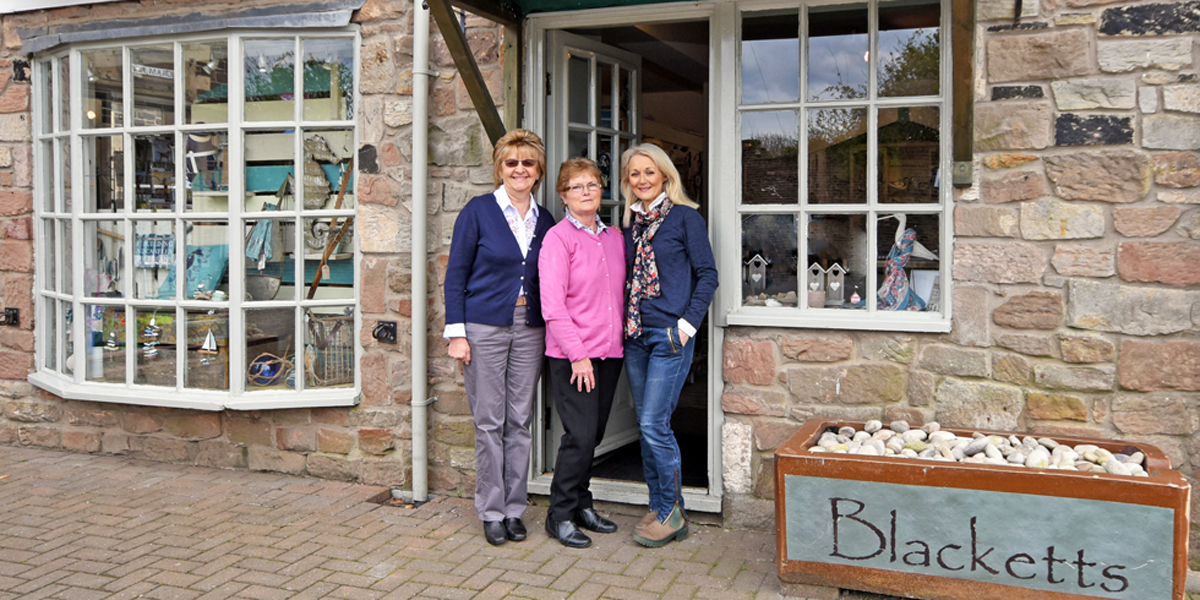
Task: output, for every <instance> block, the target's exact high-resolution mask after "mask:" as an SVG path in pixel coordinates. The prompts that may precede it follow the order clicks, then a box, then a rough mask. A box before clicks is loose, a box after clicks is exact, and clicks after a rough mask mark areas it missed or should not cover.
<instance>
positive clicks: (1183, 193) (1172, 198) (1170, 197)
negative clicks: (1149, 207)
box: [1158, 190, 1200, 204]
mask: <svg viewBox="0 0 1200 600" xmlns="http://www.w3.org/2000/svg"><path fill="white" fill-rule="evenodd" d="M1158 201H1159V202H1164V203H1166V204H1200V192H1196V191H1192V190H1160V191H1159V192H1158Z"/></svg>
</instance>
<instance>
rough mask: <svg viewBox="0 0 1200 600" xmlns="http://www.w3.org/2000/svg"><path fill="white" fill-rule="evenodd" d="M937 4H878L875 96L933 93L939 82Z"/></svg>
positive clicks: (939, 6) (936, 91)
mask: <svg viewBox="0 0 1200 600" xmlns="http://www.w3.org/2000/svg"><path fill="white" fill-rule="evenodd" d="M940 23H941V4H939V3H936V2H928V3H924V4H916V5H903V6H889V5H886V4H881V5H880V6H879V95H880V96H933V95H937V94H938V91H939V89H940V83H941V46H940V44H939V39H938V27H939V25H940Z"/></svg>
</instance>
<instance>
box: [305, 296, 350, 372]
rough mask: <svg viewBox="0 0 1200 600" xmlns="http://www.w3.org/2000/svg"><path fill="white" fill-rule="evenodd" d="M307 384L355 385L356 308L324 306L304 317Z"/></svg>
mask: <svg viewBox="0 0 1200 600" xmlns="http://www.w3.org/2000/svg"><path fill="white" fill-rule="evenodd" d="M305 325H306V328H307V331H305V335H304V373H305V378H304V385H305V386H308V387H339V386H341V387H346V386H351V385H354V369H355V363H354V310H353V309H352V308H349V307H347V308H345V309H339V308H336V307H328V308H326V307H323V308H318V309H313V310H312V311H310V312H309V313H308V314H307V315H306V317H305Z"/></svg>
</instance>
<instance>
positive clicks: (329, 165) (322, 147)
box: [246, 129, 354, 210]
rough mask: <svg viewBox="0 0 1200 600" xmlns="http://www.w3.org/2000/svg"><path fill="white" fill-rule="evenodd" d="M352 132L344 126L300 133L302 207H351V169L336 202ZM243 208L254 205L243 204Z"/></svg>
mask: <svg viewBox="0 0 1200 600" xmlns="http://www.w3.org/2000/svg"><path fill="white" fill-rule="evenodd" d="M353 147H354V132H353V131H351V130H347V129H331V130H325V131H309V132H307V133H305V134H304V189H303V191H302V193H303V198H304V200H303V205H304V208H305V209H306V210H320V209H322V208H353V207H354V193H353V191H354V172H353V171H350V178H349V179H348V180H347V182H346V193H345V194H343V195H342V203H341V205H340V206H337V198H338V192H339V191H340V190H341V186H342V176H343V174H344V173H345V165H346V161H348V160H349V159H350V157H352V156H353V151H352V150H351V148H353ZM246 209H247V210H257V208H254V207H251V206H247V207H246Z"/></svg>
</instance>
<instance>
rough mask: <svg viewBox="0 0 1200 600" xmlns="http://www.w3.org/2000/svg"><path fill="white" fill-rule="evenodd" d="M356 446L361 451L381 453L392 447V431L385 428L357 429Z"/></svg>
mask: <svg viewBox="0 0 1200 600" xmlns="http://www.w3.org/2000/svg"><path fill="white" fill-rule="evenodd" d="M358 447H359V448H360V449H361V450H362V451H363V452H369V453H371V454H379V455H382V454H384V453H385V452H387V451H388V450H391V449H392V447H393V443H392V432H391V431H388V430H386V429H359V430H358Z"/></svg>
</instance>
